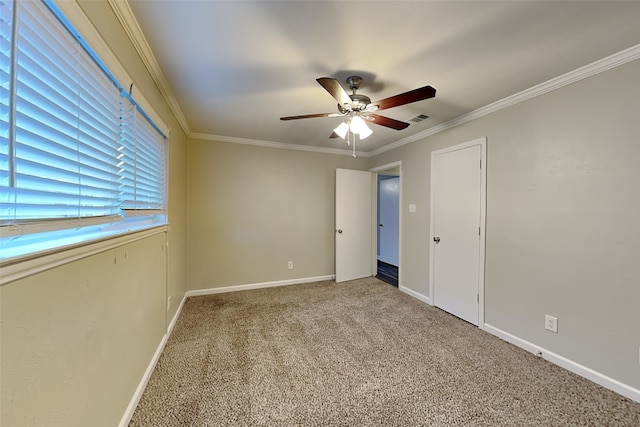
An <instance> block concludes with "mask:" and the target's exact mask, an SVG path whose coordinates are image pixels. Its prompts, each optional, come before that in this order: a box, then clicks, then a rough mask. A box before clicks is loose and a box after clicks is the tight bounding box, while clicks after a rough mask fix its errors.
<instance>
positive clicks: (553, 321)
mask: <svg viewBox="0 0 640 427" xmlns="http://www.w3.org/2000/svg"><path fill="white" fill-rule="evenodd" d="M544 328H545V329H546V330H547V331H551V332H555V333H556V334H557V333H558V318H557V317H553V316H549V315H548V314H545V315H544Z"/></svg>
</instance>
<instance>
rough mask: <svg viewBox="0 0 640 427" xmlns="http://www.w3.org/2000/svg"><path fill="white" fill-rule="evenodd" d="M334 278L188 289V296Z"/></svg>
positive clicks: (324, 277) (324, 278)
mask: <svg viewBox="0 0 640 427" xmlns="http://www.w3.org/2000/svg"><path fill="white" fill-rule="evenodd" d="M334 278H335V276H334V275H328V276H316V277H304V278H301V279H288V280H278V281H275V282H262V283H251V284H247V285H234V286H224V287H221V288H209V289H197V290H194V291H188V292H187V295H186V296H187V297H195V296H201V295H211V294H222V293H225V292H238V291H248V290H250V289H262V288H275V287H278V286H288V285H299V284H302V283H312V282H321V281H323V280H333V279H334Z"/></svg>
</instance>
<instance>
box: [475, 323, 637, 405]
mask: <svg viewBox="0 0 640 427" xmlns="http://www.w3.org/2000/svg"><path fill="white" fill-rule="evenodd" d="M484 330H485V331H487V332H489V333H490V334H492V335H495V336H497V337H498V338H501V339H503V340H505V341H507V342H510V343H511V344H513V345H515V346H518V347H520V348H522V349H524V350H526V351H529V352H531V353H533V354H536V355H538V356H540V357H542V358H543V359H545V360H548V361H549V362H551V363H553V364H555V365H558V366H560V367H562V368H564V369H566V370H568V371H571V372H573V373H574V374H577V375H580V376H581V377H584V378H586V379H588V380H590V381H593V382H594V383H596V384H599V385H601V386H603V387H605V388H608V389H609V390H612V391H615V392H616V393H618V394H621V395H622V396H625V397H628V398H629V399H631V400H635V401H636V402H639V403H640V390H638V389H636V388H633V387H631V386H630V385H627V384H624V383H622V382H620V381H618V380H615V379H613V378H610V377H608V376H606V375H604V374H601V373H600V372H597V371H594V370H593V369H591V368H588V367H586V366H584V365H581V364H579V363H577V362H574V361H573V360H570V359H567V358H566V357H564V356H560V355H559V354H556V353H553V352H551V351H549V350H547V349H545V348H543V347H540V346H538V345H536V344H533V343H531V342H529V341H526V340H523V339H522V338H519V337H517V336H515V335H512V334H510V333H508V332H505V331H503V330H501V329H498V328H496V327H494V326H491V325H489V324H487V323H485V324H484Z"/></svg>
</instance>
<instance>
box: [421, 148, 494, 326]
mask: <svg viewBox="0 0 640 427" xmlns="http://www.w3.org/2000/svg"><path fill="white" fill-rule="evenodd" d="M482 151H483V147H482V146H481V145H471V146H465V147H464V148H461V149H453V150H451V149H448V150H439V151H434V152H433V153H432V155H431V167H432V169H431V180H432V195H431V197H432V206H431V214H432V236H431V237H432V241H431V251H432V258H431V264H432V265H431V269H432V273H431V274H432V280H433V287H432V292H433V293H432V296H433V304H434V305H435V306H437V307H440V308H442V309H443V310H445V311H447V312H449V313H451V314H453V315H455V316H458V317H460V318H461V319H464V320H466V321H467V322H470V323H472V324H474V325H478V324H479V310H480V286H481V283H483V281H481V272H483V268H481V263H482V265H484V261H483V260H481V256H482V257H484V250H482V251H481V237H482V239H483V238H484V235H482V236H481V225H482V223H483V214H484V212H483V209H481V208H482V206H483V201H482V198H483V197H484V191H483V190H482V188H483V181H484V180H483V177H482V171H481V159H482ZM482 246H483V245H482Z"/></svg>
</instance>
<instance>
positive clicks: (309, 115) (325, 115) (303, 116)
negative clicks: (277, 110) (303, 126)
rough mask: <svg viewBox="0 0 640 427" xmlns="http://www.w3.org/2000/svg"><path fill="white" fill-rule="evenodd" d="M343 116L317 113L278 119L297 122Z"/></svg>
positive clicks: (340, 115)
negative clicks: (299, 120)
mask: <svg viewBox="0 0 640 427" xmlns="http://www.w3.org/2000/svg"><path fill="white" fill-rule="evenodd" d="M342 116H344V114H340V113H318V114H305V115H302V116H288V117H280V120H298V119H313V118H316V117H342Z"/></svg>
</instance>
